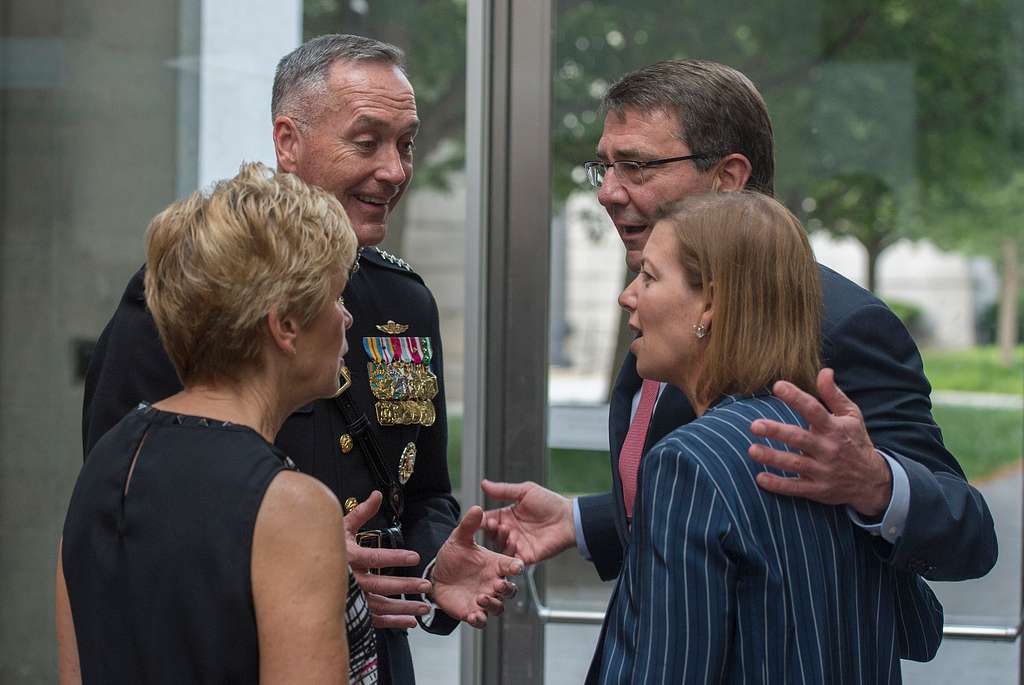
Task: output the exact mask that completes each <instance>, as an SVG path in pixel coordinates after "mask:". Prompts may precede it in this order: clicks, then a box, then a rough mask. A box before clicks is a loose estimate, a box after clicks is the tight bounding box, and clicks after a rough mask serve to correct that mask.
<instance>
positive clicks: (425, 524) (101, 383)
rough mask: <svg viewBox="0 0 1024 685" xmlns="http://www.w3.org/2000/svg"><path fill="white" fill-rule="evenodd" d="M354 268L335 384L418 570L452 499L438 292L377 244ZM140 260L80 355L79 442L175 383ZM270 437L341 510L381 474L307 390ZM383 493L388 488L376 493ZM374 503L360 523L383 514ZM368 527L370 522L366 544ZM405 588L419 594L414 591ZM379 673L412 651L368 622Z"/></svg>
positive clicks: (443, 626)
mask: <svg viewBox="0 0 1024 685" xmlns="http://www.w3.org/2000/svg"><path fill="white" fill-rule="evenodd" d="M357 263H358V268H357V269H356V270H355V272H354V273H353V274H352V276H351V278H350V279H349V282H348V286H347V287H346V289H345V293H344V298H345V304H346V306H347V307H348V309H349V311H350V312H351V313H352V317H353V325H352V327H351V328H350V329H349V331H348V345H349V351H348V353H347V354H346V356H345V363H346V366H347V368H348V370H349V374H350V376H351V385H350V386H349V388H348V389H347V390H346V391H345V393H346V394H347V395H348V399H349V400H350V401H351V403H352V405H354V407H355V408H356V410H358V411H359V412H360V415H363V416H365V417H366V419H367V423H368V426H367V428H368V430H369V432H371V433H372V434H373V436H374V438H373V439H374V440H375V441H376V444H377V445H378V446H379V449H380V453H381V455H382V457H383V459H382V461H383V467H384V468H385V469H386V470H387V471H388V474H389V476H390V479H391V480H392V482H397V483H398V485H399V487H400V488H401V490H402V494H403V497H402V499H403V506H402V513H401V518H400V523H401V531H402V537H403V538H404V547H405V548H406V549H411V550H413V551H415V552H417V553H418V554H419V555H420V563H419V564H418V565H417V566H415V567H409V568H403V569H399V570H397V571H396V573H399V574H401V575H408V576H420V575H422V574H423V573H424V570H425V568H426V566H427V564H429V563H430V562H431V561H432V560H433V559H434V557H435V556H436V555H437V552H438V550H439V549H440V548H441V545H442V544H443V543H444V541H445V540H446V539H447V538H448V536H449V534H451V532H452V530H453V529H454V528H455V526H456V524H457V522H458V518H459V506H458V503H457V502H456V501H455V498H454V497H452V494H451V482H450V480H449V477H448V464H447V443H448V426H447V414H446V411H445V401H444V375H443V358H442V348H441V338H440V330H439V321H438V311H437V303H436V302H435V301H434V297H433V295H432V294H431V292H430V290H429V289H428V288H427V287H426V285H425V284H424V283H423V279H421V278H420V277H419V276H418V275H417V274H416V273H415V272H414V271H413V270H412V268H411V267H410V266H409V265H408V264H407V263H406V262H404V261H403V260H401V259H399V258H397V257H395V256H393V255H390V254H388V253H387V252H384V251H383V250H380V249H377V248H367V249H363V250H361V251H360V255H359V258H358V262H357ZM144 272H145V267H143V268H142V269H140V270H139V271H138V272H137V273H136V274H135V275H134V276H133V277H132V280H131V281H130V282H129V284H128V287H127V289H126V290H125V294H124V296H123V297H122V300H121V303H120V304H119V306H118V309H117V311H116V312H115V314H114V316H113V318H112V319H111V320H110V322H109V323H108V324H107V327H106V328H105V329H104V331H103V333H102V334H101V336H100V338H99V340H98V341H97V345H96V350H95V352H94V353H93V357H92V359H91V361H90V364H89V370H88V373H87V375H86V383H85V401H84V407H83V417H82V419H83V426H82V430H83V443H84V446H85V453H86V454H88V451H89V450H90V449H91V448H92V446H93V445H94V444H95V443H96V441H97V440H98V439H99V438H100V437H101V436H102V435H103V433H105V432H106V431H107V430H109V429H110V428H111V427H113V426H114V424H116V423H117V422H118V421H120V420H121V418H122V417H123V416H124V415H125V414H127V413H128V411H130V410H131V409H132V408H133V407H135V406H136V405H137V404H138V403H139V402H142V401H147V402H156V401H158V400H160V399H162V398H164V397H168V396H170V395H173V394H174V393H176V392H178V391H179V390H180V389H181V383H180V381H179V380H178V377H177V374H176V373H175V371H174V367H173V365H172V364H171V362H170V359H169V358H168V357H167V354H166V352H165V351H164V349H163V346H162V344H161V343H160V339H159V336H158V334H157V331H156V326H155V324H154V322H153V319H152V317H151V316H150V315H149V313H148V311H146V307H145V294H144V290H143V276H144ZM277 444H278V446H279V447H281V448H282V449H283V450H284V451H285V452H286V453H287V454H288V455H289V456H290V457H291V458H292V460H293V461H294V462H295V464H296V465H297V466H298V468H299V470H300V471H302V472H304V473H308V474H310V475H312V476H314V477H316V478H317V479H319V480H320V481H322V482H323V483H325V484H326V485H327V486H328V487H329V488H330V489H331V491H332V492H334V494H335V495H336V496H337V497H338V499H339V501H341V502H342V505H343V507H344V508H345V509H346V511H348V510H351V509H352V508H353V507H354V506H355V505H356V504H358V503H359V502H362V501H363V500H364V499H366V498H367V497H368V496H369V495H370V493H371V492H372V491H373V490H380V489H381V487H382V484H381V483H380V479H379V478H377V477H375V474H374V473H373V467H372V465H371V463H370V455H368V454H366V445H367V443H366V442H365V441H364V440H361V439H359V438H358V436H357V435H355V434H354V432H353V430H352V426H351V425H350V422H349V421H347V420H346V418H345V416H344V415H343V413H342V409H341V407H340V406H339V401H338V400H337V399H326V400H317V401H315V402H313V403H311V404H309V405H306V406H305V407H302V408H300V409H299V410H298V411H296V412H295V413H294V414H292V415H291V416H290V417H289V418H288V420H287V421H285V423H284V426H283V427H282V428H281V431H280V433H278V437H277ZM385 494H387V493H385ZM390 514H391V509H390V507H389V505H388V503H387V502H385V503H383V504H382V505H381V510H380V512H378V514H377V516H376V517H374V518H373V519H372V520H371V521H369V522H368V523H367V526H366V529H367V530H369V531H379V530H385V529H387V528H389V527H391V526H392V524H393V523H394V521H393V520H392V517H391V515H390ZM375 537H376V535H375V534H374V533H372V532H371V533H370V534H369V538H370V541H369V542H370V544H373V543H374V542H375V539H374V538H375ZM414 599H421V598H420V597H415V598H414ZM420 624H421V625H422V626H423V628H424V629H426V630H428V631H429V632H432V633H437V634H448V633H451V632H452V631H453V630H454V629H455V628H456V627H457V626H458V621H457V620H455V619H453V618H451V617H450V616H447V615H446V614H444V613H443V612H442V611H440V610H436V611H435V612H434V614H433V617H432V620H431V621H430V622H429V623H427V622H425V621H423V620H420ZM377 648H378V650H379V653H380V676H381V682H382V683H388V682H392V683H401V684H405V683H412V682H414V681H415V676H414V673H413V667H412V656H411V653H410V651H409V643H408V639H407V637H406V632H405V631H404V630H394V629H388V630H380V631H377Z"/></svg>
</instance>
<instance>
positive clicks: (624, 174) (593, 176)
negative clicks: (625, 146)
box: [583, 153, 711, 188]
mask: <svg viewBox="0 0 1024 685" xmlns="http://www.w3.org/2000/svg"><path fill="white" fill-rule="evenodd" d="M709 157H711V155H708V154H705V153H698V154H695V155H685V156H683V157H666V158H665V159H652V160H651V161H649V162H638V161H636V160H634V159H620V160H617V161H614V162H601V161H593V162H584V163H583V168H584V169H585V170H586V172H587V180H588V181H590V185H592V186H594V187H595V188H600V187H601V184H602V183H604V176H605V174H607V173H608V170H609V169H615V175H616V176H617V177H618V178H619V180H620V181H626V182H628V183H630V184H631V185H635V186H639V185H643V183H644V169H646V168H648V167H652V166H661V165H662V164H671V163H672V162H685V161H687V160H690V159H708V158H709Z"/></svg>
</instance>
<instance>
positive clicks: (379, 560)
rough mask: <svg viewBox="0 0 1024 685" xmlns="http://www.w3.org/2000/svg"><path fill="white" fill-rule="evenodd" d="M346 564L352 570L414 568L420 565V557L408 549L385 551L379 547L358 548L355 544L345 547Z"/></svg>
mask: <svg viewBox="0 0 1024 685" xmlns="http://www.w3.org/2000/svg"><path fill="white" fill-rule="evenodd" d="M345 551H346V552H347V553H348V563H349V565H351V566H352V568H358V569H364V570H365V569H370V568H392V567H395V566H415V565H416V564H418V563H420V555H419V554H417V553H416V552H413V551H411V550H408V549H385V548H380V547H360V546H359V545H356V544H351V545H346V547H345Z"/></svg>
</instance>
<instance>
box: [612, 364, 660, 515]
mask: <svg viewBox="0 0 1024 685" xmlns="http://www.w3.org/2000/svg"><path fill="white" fill-rule="evenodd" d="M660 386H661V384H660V383H658V381H644V384H643V387H642V388H641V389H640V402H638V403H637V405H636V413H635V414H634V415H633V420H632V422H630V424H629V432H628V433H626V439H625V440H624V441H623V442H622V449H621V450H619V476H620V477H621V478H622V500H623V502H625V504H626V516H627V517H629V518H633V500H634V499H636V474H637V472H638V471H639V470H640V457H641V456H643V453H644V442H646V440H647V428H648V427H649V426H650V425H651V415H652V414H654V403H655V402H657V401H658V389H659V388H660Z"/></svg>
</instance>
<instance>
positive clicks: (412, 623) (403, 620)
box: [370, 614, 416, 630]
mask: <svg viewBox="0 0 1024 685" xmlns="http://www.w3.org/2000/svg"><path fill="white" fill-rule="evenodd" d="M370 623H372V624H373V627H374V628H398V629H402V630H409V629H410V628H415V627H416V619H415V618H413V617H412V616H387V615H385V616H376V615H374V614H370Z"/></svg>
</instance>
